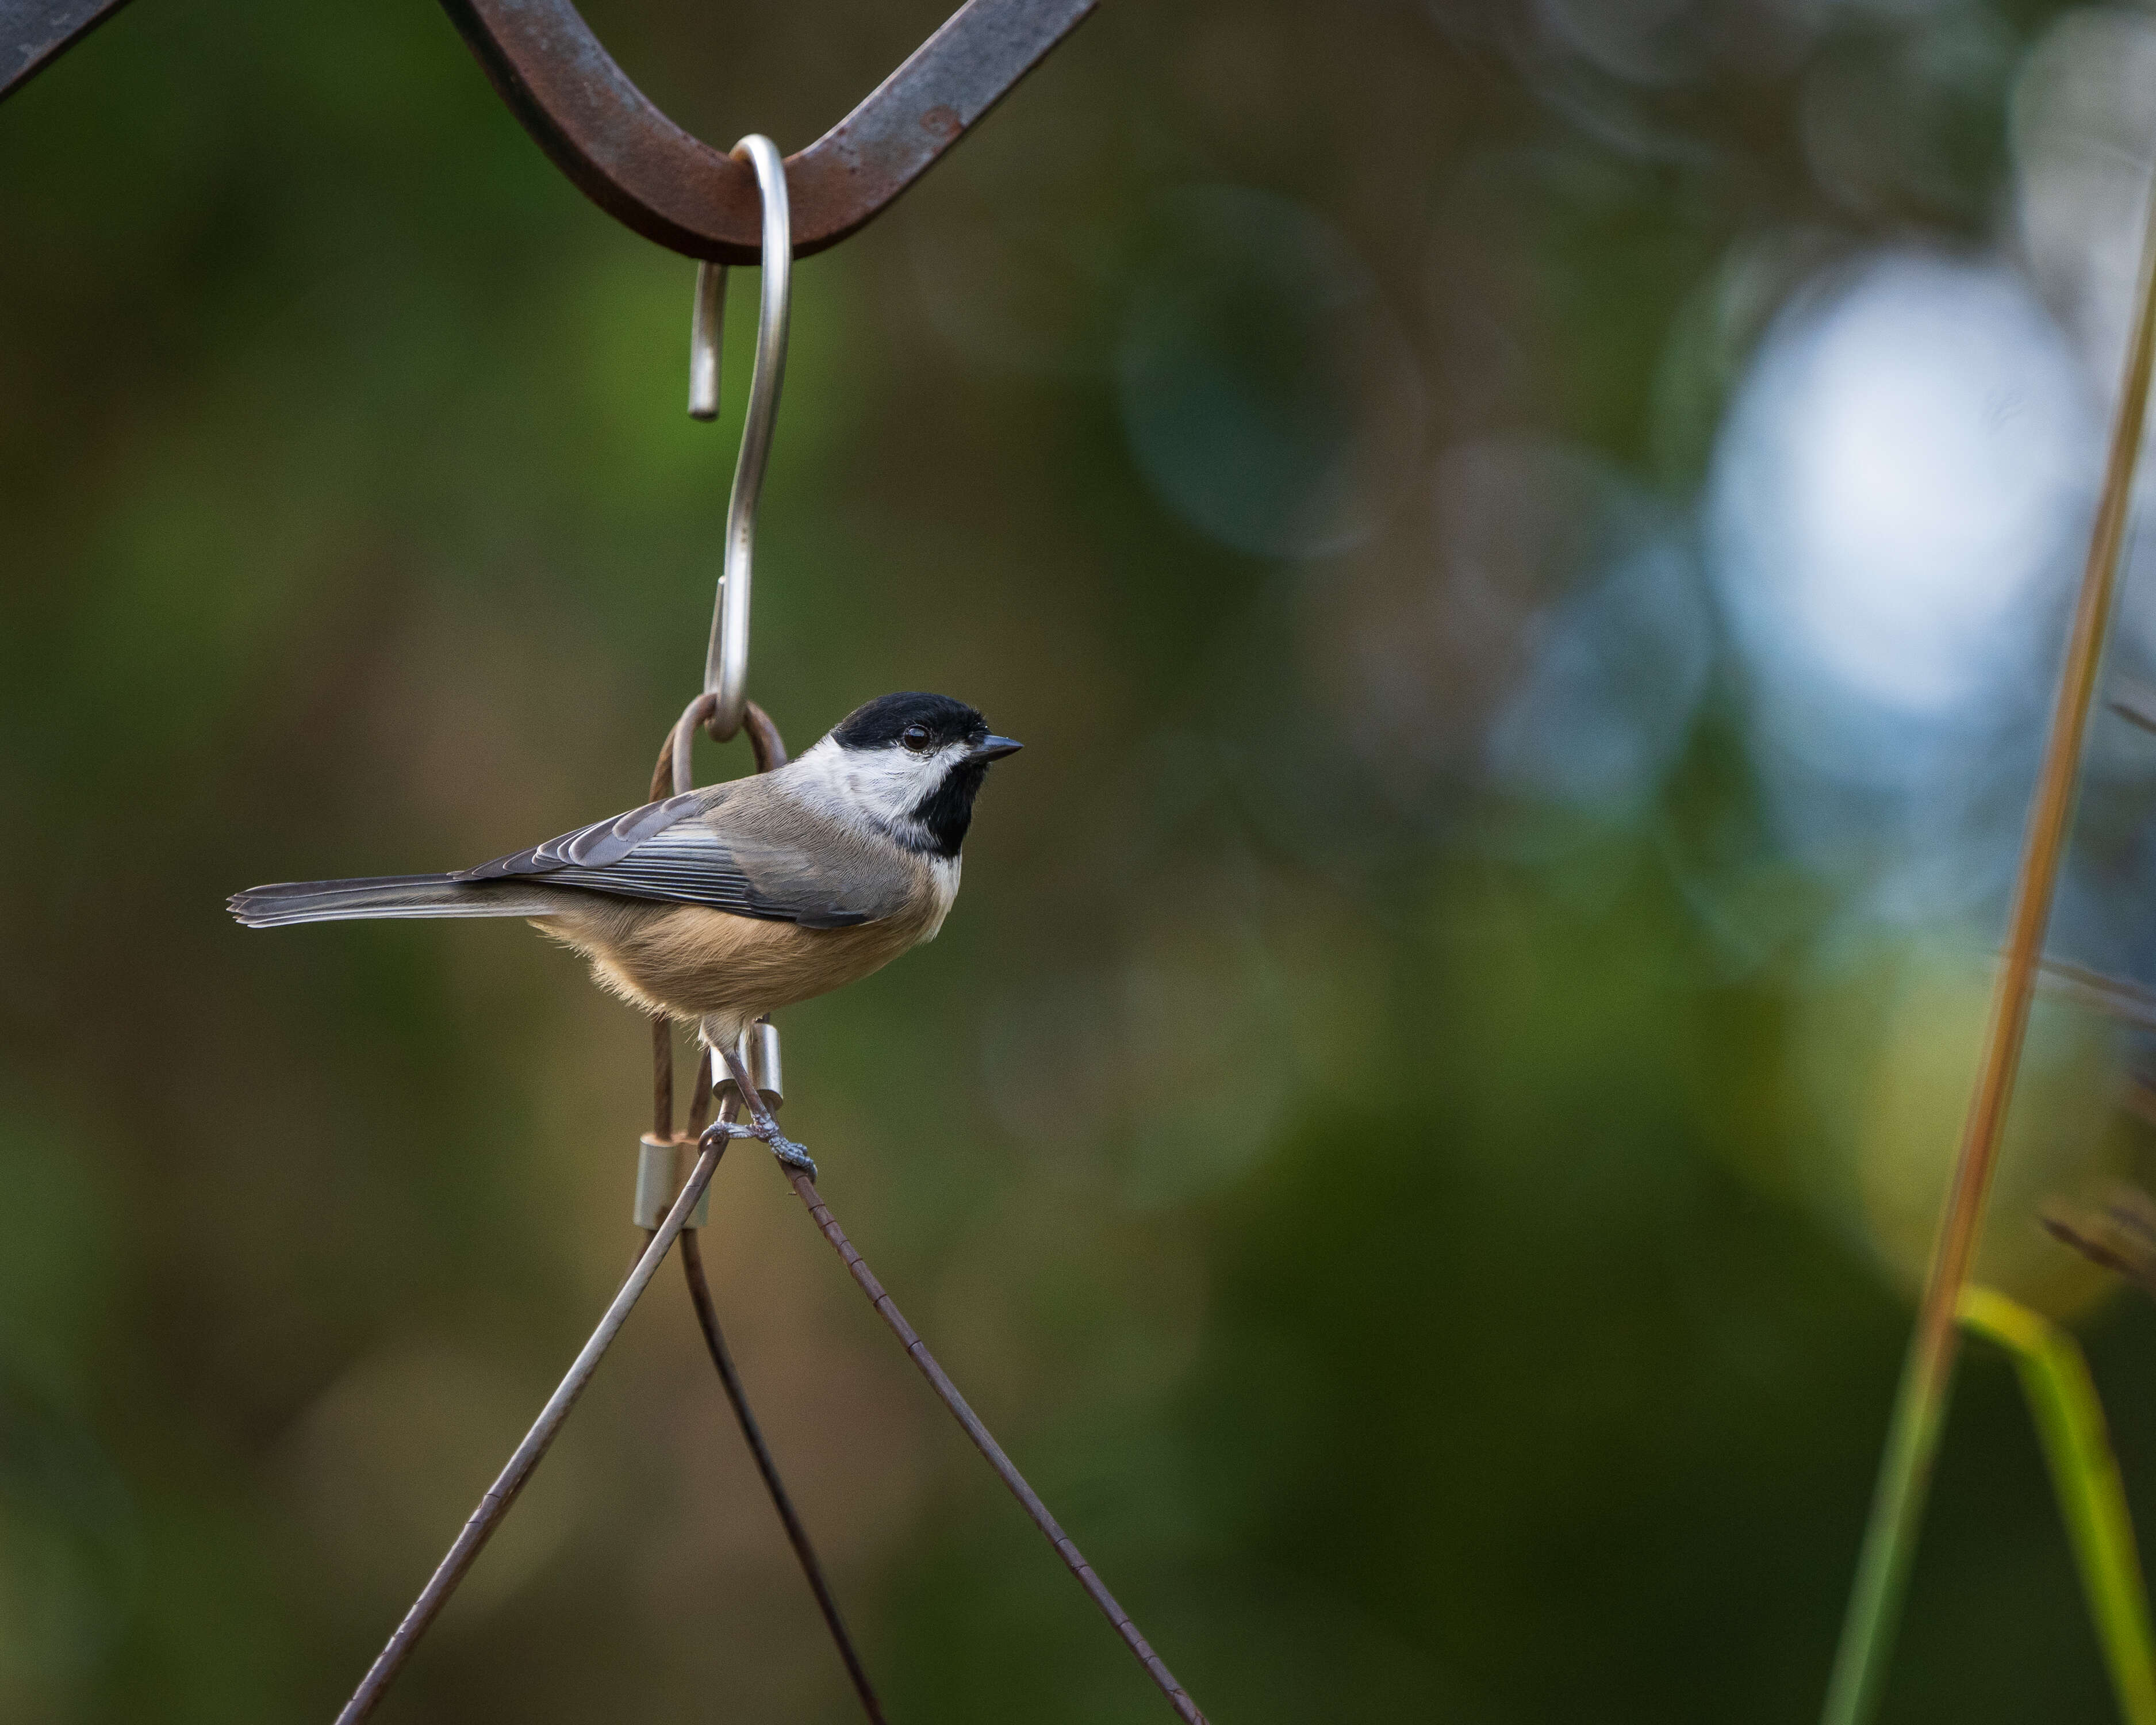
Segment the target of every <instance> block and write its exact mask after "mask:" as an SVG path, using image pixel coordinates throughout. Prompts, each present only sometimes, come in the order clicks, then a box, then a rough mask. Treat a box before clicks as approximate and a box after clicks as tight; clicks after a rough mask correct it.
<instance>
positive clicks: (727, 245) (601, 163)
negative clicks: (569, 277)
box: [0, 0, 1100, 264]
mask: <svg viewBox="0 0 2156 1725" xmlns="http://www.w3.org/2000/svg"><path fill="white" fill-rule="evenodd" d="M1099 3H1100V0H967V3H966V4H965V5H963V6H962V7H960V8H958V10H957V12H955V13H952V15H951V17H950V18H948V19H947V20H946V21H945V23H944V24H943V27H942V28H941V29H939V30H937V32H936V33H935V34H934V35H932V36H931V37H930V38H929V39H927V41H926V42H924V43H922V44H921V46H920V47H919V48H918V49H916V50H915V51H914V53H913V54H912V55H911V57H910V58H909V59H907V60H906V63H905V64H903V65H901V66H900V67H899V69H897V70H896V71H895V72H893V73H892V74H891V76H890V77H888V78H886V79H885V80H884V81H883V82H882V83H881V84H880V85H877V86H876V87H875V89H874V90H871V91H870V93H869V95H868V96H867V97H866V99H865V100H863V101H862V103H861V104H860V106H859V107H857V108H855V110H854V111H853V112H852V113H850V114H849V115H848V116H846V117H845V118H844V120H841V121H839V123H838V124H837V125H836V126H833V127H832V128H831V129H830V131H827V132H825V133H824V136H822V137H820V138H819V139H817V141H815V142H814V143H813V144H811V145H810V146H808V148H807V149H805V150H803V151H801V152H800V153H799V154H798V155H795V156H791V157H788V158H787V162H786V177H787V184H788V189H789V191H790V193H791V194H792V198H793V250H794V254H795V255H796V256H797V257H806V256H808V254H811V253H813V252H819V251H822V250H823V249H824V248H825V247H827V246H832V245H836V244H838V243H839V241H840V240H842V239H844V238H845V237H846V236H847V235H848V234H852V233H854V232H855V231H856V230H857V229H858V228H861V227H862V226H863V225H865V223H868V222H869V221H870V220H872V219H873V218H875V216H876V214H877V213H879V212H880V211H881V210H883V209H884V208H886V207H887V206H888V205H889V204H890V203H891V201H892V200H893V199H894V198H896V197H897V196H898V194H899V193H901V192H903V191H904V190H906V187H908V186H910V185H911V184H912V183H913V182H915V181H916V180H917V179H919V178H920V177H921V175H922V174H923V173H925V172H927V171H928V169H929V168H930V167H932V165H933V164H934V163H935V162H936V161H937V158H938V157H941V156H942V154H943V152H944V151H947V150H948V149H949V148H950V147H951V146H952V144H954V143H956V142H957V141H958V140H959V139H960V138H962V137H963V136H965V134H966V133H967V131H968V130H969V129H970V128H971V127H972V126H973V125H974V124H975V123H976V122H977V121H979V120H980V118H981V117H982V116H983V115H985V114H986V113H987V112H988V110H989V109H991V108H993V106H995V105H996V104H997V103H998V102H999V101H1001V100H1003V98H1004V96H1005V95H1009V93H1010V90H1011V88H1012V86H1013V85H1016V84H1017V82H1018V81H1019V79H1021V78H1023V77H1024V76H1025V74H1027V73H1028V72H1029V71H1031V70H1032V69H1034V67H1035V66H1036V65H1038V64H1039V63H1040V61H1041V59H1043V58H1044V57H1045V55H1046V54H1047V53H1048V51H1049V50H1050V49H1052V48H1053V47H1055V44H1057V43H1059V42H1060V41H1061V40H1062V39H1064V38H1065V36H1067V35H1069V34H1070V32H1071V31H1072V30H1074V29H1075V28H1077V26H1078V25H1079V24H1080V23H1082V22H1083V21H1084V20H1085V19H1086V17H1087V15H1088V14H1089V13H1091V12H1092V11H1093V9H1094V8H1095V7H1096V6H1097V5H1098V4H1099ZM125 4H126V0H0V100H4V99H5V98H6V97H7V96H8V94H9V93H10V92H12V91H13V90H15V89H17V88H18V86H20V85H22V84H23V81H24V80H26V79H28V78H29V77H30V76H31V75H32V74H34V73H36V72H37V71H38V70H39V69H42V68H44V67H45V66H48V65H49V64H52V62H53V61H54V59H58V58H59V55H60V54H63V53H64V52H65V51H66V50H67V49H69V47H70V46H72V45H73V44H74V43H76V42H78V41H80V40H81V39H82V38H83V37H84V36H85V34H87V33H89V32H90V30H91V29H92V28H95V26H96V25H97V24H99V23H102V22H103V21H104V20H105V18H109V17H110V16H111V14H112V13H115V12H117V11H118V10H119V9H120V8H121V7H122V6H123V5H125ZM442 7H443V10H444V11H445V12H447V13H449V18H450V20H451V22H452V23H454V24H455V25H456V27H457V29H458V31H459V33H461V34H462V35H463V37H464V39H465V42H466V43H467V44H470V48H471V50H472V52H473V53H474V54H475V55H477V56H478V58H479V63H480V65H481V66H482V67H484V68H485V71H486V74H487V76H488V78H489V79H490V80H492V82H493V84H494V87H495V90H497V91H498V92H499V93H500V95H501V98H502V100H504V101H506V102H507V103H508V104H509V106H510V109H511V111H512V112H513V113H515V114H516V117H517V118H518V119H519V120H521V121H523V123H524V128H525V130H526V131H529V132H530V133H531V136H533V138H535V139H536V141H538V144H539V147H540V148H541V149H542V150H544V151H546V152H547V155H548V157H551V158H552V161H553V162H554V165H555V166H556V167H558V168H560V169H561V170H562V172H563V173H565V174H567V176H568V177H570V179H572V181H574V182H576V184H577V186H578V187H580V188H581V189H582V190H583V193H584V194H585V195H586V196H587V197H588V198H590V199H591V200H592V201H593V203H596V204H598V207H599V208H601V209H603V210H604V211H605V212H606V213H608V215H610V216H612V217H613V218H614V219H615V220H616V221H619V222H620V223H623V224H624V225H625V226H627V227H629V228H634V230H635V231H636V232H637V233H639V234H642V235H643V236H644V238H645V239H650V240H655V241H657V242H658V244H660V245H663V246H665V247H667V248H668V249H670V250H673V251H677V252H680V253H681V254H684V255H685V256H687V257H691V258H708V259H712V260H713V261H715V262H717V263H722V264H753V263H755V262H756V261H757V259H758V258H759V257H760V256H761V255H762V237H761V233H760V219H759V214H758V210H759V205H758V203H757V187H756V177H755V175H754V174H753V173H752V172H751V171H750V169H749V168H748V167H747V165H746V164H744V163H742V162H737V161H735V160H734V159H733V158H732V157H730V156H728V155H727V154H726V151H723V150H716V149H714V148H712V147H711V146H710V145H709V144H706V143H705V142H703V141H701V139H698V138H696V137H693V136H690V134H689V133H687V132H685V131H682V129H681V128H680V126H676V125H675V123H674V122H673V121H670V120H669V119H668V118H667V117H666V116H665V115H664V114H662V113H660V111H659V110H658V109H657V108H655V107H654V106H653V105H651V102H650V101H649V100H648V99H647V98H646V97H645V95H644V92H643V91H641V90H639V89H638V88H637V87H636V86H635V85H634V84H632V83H630V82H629V79H628V77H627V75H626V74H624V72H623V71H622V69H621V68H620V67H619V66H618V65H616V64H614V63H613V56H611V55H610V54H608V53H607V51H606V49H604V48H603V47H602V46H601V45H600V43H599V39H598V37H596V36H594V35H593V33H592V31H591V27H590V26H589V25H588V24H587V23H585V22H584V21H583V18H582V17H581V16H580V15H579V14H578V13H577V8H575V6H574V5H572V3H571V0H442Z"/></svg>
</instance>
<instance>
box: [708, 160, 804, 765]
mask: <svg viewBox="0 0 2156 1725" xmlns="http://www.w3.org/2000/svg"><path fill="white" fill-rule="evenodd" d="M733 153H734V155H735V156H736V157H741V158H742V159H744V160H746V161H747V162H748V164H749V166H750V167H753V168H754V169H755V170H756V182H757V188H758V190H759V191H760V192H761V193H762V198H763V261H762V295H761V297H760V300H759V303H758V310H757V324H756V361H755V363H754V365H753V366H752V367H751V369H750V372H749V382H748V414H747V418H746V419H744V420H743V422H742V443H741V455H740V458H739V459H737V461H736V463H735V464H734V487H733V491H732V493H731V495H730V496H729V497H728V498H727V500H726V554H725V564H724V567H723V569H722V571H721V574H720V577H719V591H718V597H717V598H716V601H715V602H714V603H713V605H712V608H711V645H710V647H709V648H708V649H706V653H705V656H704V691H705V693H706V694H707V695H713V696H716V697H717V704H716V706H715V707H714V709H713V711H712V712H711V717H710V719H709V721H708V724H709V727H710V730H711V735H712V736H713V737H716V738H717V739H718V740H719V741H720V742H725V741H726V739H727V738H728V737H731V736H732V735H733V734H734V732H737V731H738V730H740V729H741V724H742V711H743V708H744V706H745V704H746V703H747V700H748V613H749V583H750V572H751V565H752V562H753V559H754V556H755V552H756V506H757V500H758V498H760V497H761V496H762V495H763V475H764V470H765V468H766V467H767V466H768V465H770V460H771V439H772V435H773V432H774V431H775V430H776V429H777V427H778V396H779V391H780V389H781V388H783V385H784V383H785V381H786V333H787V326H788V316H789V313H790V310H791V306H792V303H793V216H792V214H791V213H790V212H789V210H788V206H787V200H786V162H785V159H784V158H783V157H781V156H780V155H779V153H778V146H777V145H776V144H774V143H773V142H772V141H771V140H770V139H769V138H767V137H765V136H763V135H762V133H761V132H752V133H750V134H749V136H747V137H745V138H743V139H742V141H740V142H739V143H738V144H736V145H735V146H734V147H733ZM725 276H726V270H725V267H724V266H723V265H721V264H699V265H698V266H697V270H696V311H695V315H694V316H692V317H691V318H690V326H689V341H690V351H689V411H690V413H691V414H693V415H694V416H695V417H696V418H700V419H708V418H715V417H716V415H717V413H718V410H719V333H720V326H721V321H722V312H723V307H724V301H725V299H726V282H725Z"/></svg>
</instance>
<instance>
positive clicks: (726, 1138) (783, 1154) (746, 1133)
mask: <svg viewBox="0 0 2156 1725" xmlns="http://www.w3.org/2000/svg"><path fill="white" fill-rule="evenodd" d="M736 1138H755V1139H757V1140H759V1141H760V1142H763V1143H766V1144H768V1145H769V1146H770V1147H771V1153H772V1154H773V1156H776V1157H777V1158H778V1160H779V1162H780V1163H781V1165H783V1166H784V1167H786V1168H792V1169H793V1170H794V1171H795V1172H796V1173H803V1174H806V1175H808V1178H810V1179H812V1180H813V1179H814V1178H816V1162H815V1158H814V1157H812V1156H810V1155H809V1153H808V1146H806V1145H805V1144H797V1143H795V1142H793V1139H791V1138H789V1137H784V1136H783V1135H782V1134H781V1133H780V1132H779V1131H778V1127H772V1128H770V1129H769V1130H768V1131H767V1130H766V1129H765V1128H764V1127H760V1126H743V1125H742V1123H741V1122H739V1121H736V1120H715V1121H713V1122H711V1124H710V1125H709V1126H707V1127H705V1128H704V1135H703V1137H701V1138H700V1139H699V1140H698V1141H697V1147H699V1148H700V1149H704V1150H708V1149H710V1148H711V1146H712V1145H714V1144H721V1143H731V1142H732V1141H733V1140H734V1139H736Z"/></svg>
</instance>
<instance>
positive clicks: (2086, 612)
mask: <svg viewBox="0 0 2156 1725" xmlns="http://www.w3.org/2000/svg"><path fill="white" fill-rule="evenodd" d="M2152 238H2156V191H2152V201H2151V203H2150V207H2149V211H2148V215H2147V216H2146V217H2144V223H2143V242H2142V264H2141V291H2140V295H2139V299H2138V308H2137V311H2136V314H2135V318H2134V323H2133V336H2132V339H2131V341H2129V343H2128V352H2127V360H2126V370H2125V376H2124V378H2123V382H2122V384H2121V386H2120V389H2119V398H2118V411H2117V418H2116V419H2115V421H2114V423H2113V425H2112V439H2111V451H2110V454H2109V457H2108V459H2107V463H2106V466H2105V471H2104V480H2103V495H2102V502H2101V504H2100V506H2098V508H2097V518H2096V527H2095V531H2094V532H2093V534H2092V536H2091V538H2090V542H2089V553H2088V562H2087V567H2085V569H2084V571H2083V572H2082V583H2081V592H2080V595H2079V597H2078V598H2077V599H2076V602H2075V605H2074V618H2073V629H2072V633H2071V635H2070V636H2069V638H2068V640H2067V644H2066V668H2065V670H2064V671H2063V673H2062V674H2061V677H2060V679H2059V692H2058V699H2057V701H2056V705H2055V706H2054V707H2053V709H2052V713H2051V731H2050V734H2049V736H2048V737H2047V738H2046V742H2045V747H2044V759H2043V765H2042V767H2041V768H2040V770H2039V772H2038V774H2037V778H2036V789H2035V796H2034V797H2033V798H2032V799H2031V801H2030V809H2029V822H2028V828H2027V830H2026V833H2025V836H2024V839H2023V842H2022V851H2021V862H2020V869H2019V870H2018V872H2017V873H2016V875H2015V881H2014V896H2013V902H2012V907H2011V909H2010V912H2009V915H2008V918H2007V937H2006V949H2005V963H2003V964H2002V965H2001V966H2000V967H1999V974H1998V977H1997V978H1996V980H1995V982H1994V984H1993V988H1992V997H1991V1015H1990V1021H1989V1025H1988V1026H1987V1028H1986V1030H1985V1034H1984V1054H1983V1060H1982V1064H1981V1065H1979V1068H1978V1070H1977V1077H1976V1086H1975V1089H1974V1092H1973V1093H1972V1094H1971V1096H1970V1097H1969V1113H1968V1116H1967V1117H1966V1118H1965V1120H1964V1121H1963V1126H1962V1133H1961V1143H1960V1147H1959V1149H1958V1153H1957V1154H1956V1157H1955V1162H1954V1173H1953V1185H1952V1187H1951V1188H1950V1189H1949V1190H1948V1196H1947V1203H1946V1211H1945V1214H1944V1217H1943V1219H1942V1221H1941V1223H1940V1226H1939V1234H1938V1243H1937V1245H1935V1247H1934V1248H1933V1254H1932V1263H1931V1268H1930V1272H1929V1274H1928V1276H1927V1278H1926V1281H1925V1286H1924V1294H1923V1302H1922V1307H1920V1308H1919V1310H1918V1312H1917V1325H1916V1330H1915V1333H1914V1334H1913V1335H1912V1337H1911V1338H1910V1343H1909V1353H1908V1357H1907V1362H1906V1363H1905V1364H1904V1366H1903V1368H1902V1382H1901V1386H1900V1389H1899V1390H1898V1392H1897V1395H1896V1399H1895V1404H1894V1414H1893V1420H1892V1425H1890V1427H1889V1428H1888V1430H1887V1435H1886V1450H1885V1454H1884V1455H1883V1456H1882V1457H1881V1465H1880V1473H1879V1483H1878V1486H1877V1489H1876V1492H1875V1493H1874V1496H1873V1498H1872V1504H1871V1519H1870V1521H1869V1522H1868V1523H1867V1524H1866V1528H1865V1533H1864V1547H1863V1551H1862V1553H1861V1556H1860V1558H1858V1561H1857V1570H1856V1584H1855V1585H1854V1587H1853V1588H1852V1589H1851V1594H1850V1600H1849V1612H1848V1615H1847V1617H1846V1618H1845V1620H1844V1622H1843V1625H1842V1634H1841V1645H1840V1648H1839V1649H1838V1650H1837V1651H1836V1654H1835V1666H1834V1675H1833V1677H1832V1679H1831V1681H1830V1684H1829V1686H1828V1690H1827V1698H1826V1708H1825V1716H1824V1717H1825V1725H1865V1722H1866V1721H1867V1720H1869V1718H1870V1717H1871V1713H1872V1712H1873V1710H1874V1708H1875V1707H1876V1705H1877V1703H1878V1698H1879V1692H1880V1688H1881V1681H1882V1679H1883V1678H1884V1676H1885V1674H1886V1663H1887V1659H1888V1656H1889V1655H1890V1653H1891V1651H1892V1645H1893V1628H1894V1623H1895V1620H1896V1619H1897V1616H1898V1615H1899V1610H1900V1604H1901V1599H1902V1591H1903V1589H1904V1587H1905V1585H1906V1584H1907V1579H1908V1574H1909V1565H1910V1561H1911V1558H1912V1556H1913V1554H1914V1553H1915V1549H1916V1540H1917V1527H1918V1526H1919V1524H1920V1523H1921V1522H1922V1518H1923V1507H1924V1499H1925V1497H1926V1493H1927V1491H1928V1487H1929V1485H1930V1481H1931V1472H1932V1463H1933V1459H1934V1457H1935V1456H1936V1455H1937V1454H1938V1441H1939V1433H1940V1429H1941V1427H1942V1425H1943V1422H1944V1419H1945V1414H1946V1404H1947V1397H1948V1390H1949V1389H1950V1387H1951V1384H1952V1381H1953V1365H1954V1357H1955V1352H1956V1343H1957V1340H1958V1334H1959V1332H1958V1327H1957V1325H1956V1322H1955V1314H1956V1312H1957V1310H1958V1306H1959V1302H1960V1299H1961V1294H1962V1289H1963V1285H1964V1283H1965V1282H1966V1281H1968V1278H1969V1260H1970V1259H1971V1257H1972V1255H1974V1251H1975V1248H1976V1240H1977V1234H1978V1230H1979V1227H1980V1225H1981V1224H1982V1222H1983V1219H1984V1194H1985V1193H1986V1191H1987V1190H1988V1189H1989V1186H1990V1183H1991V1176H1992V1172H1993V1169H1994V1167H1995V1166H1996V1164H1997V1162H1998V1159H1999V1141H2000V1138H2001V1137H2002V1135H2003V1133H2004V1131H2005V1124H2006V1111H2007V1107H2008V1105H2009V1104H2010V1102H2011V1101H2012V1100H2013V1096H2014V1080H2015V1074H2016V1071H2017V1070H2018V1069H2019V1067H2020V1060H2021V1048H2022V1044H2023V1041H2024V1040H2025V1037H2026V1034H2027V1032H2028V1028H2029V1009H2030V998H2031V995H2032V993H2033V992H2034V989H2035V979H2036V970H2037V964H2038V960H2039V958H2040V955H2041V952H2042V949H2043V943H2044V933H2045V929H2046V926H2047V925H2048V923H2049V922H2050V920H2051V900H2052V896H2053V891H2054V889H2055V887H2056V884H2057V880H2058V873H2059V860H2060V857H2061V855H2062V853H2063V852H2064V850H2065V849H2066V830H2067V827H2068V824H2069V823H2070V821H2071V817H2072V814H2073V807H2074V789H2075V786H2076V781H2077V779H2078V778H2079V774H2080V768H2081V757H2082V737H2083V736H2084V734H2085V733H2086V732H2087V726H2088V713H2089V706H2090V701H2091V698H2092V696H2093V695H2094V693H2095V691H2096V680H2097V668H2098V666H2099V665H2100V663H2101V661H2102V656H2103V640H2104V633H2105V629H2106V627H2107V624H2108V623H2109V621H2110V615H2111V602H2112V592H2113V590H2114V589H2115V588H2116V587H2117V578H2118V562H2119V551H2120V547H2122V545H2123V543H2124V542H2125V537H2126V527H2127V521H2128V515H2129V512H2130V506H2131V503H2132V497H2133V469H2134V463H2135V459H2136V458H2137V456H2138V454H2139V453H2140V449H2141V434H2142V427H2143V422H2144V420H2145V418H2146V416H2147V412H2148V377H2149V367H2150V361H2151V357H2152V356H2153V355H2156V270H2152V263H2156V258H2152V250H2151V241H2152Z"/></svg>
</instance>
